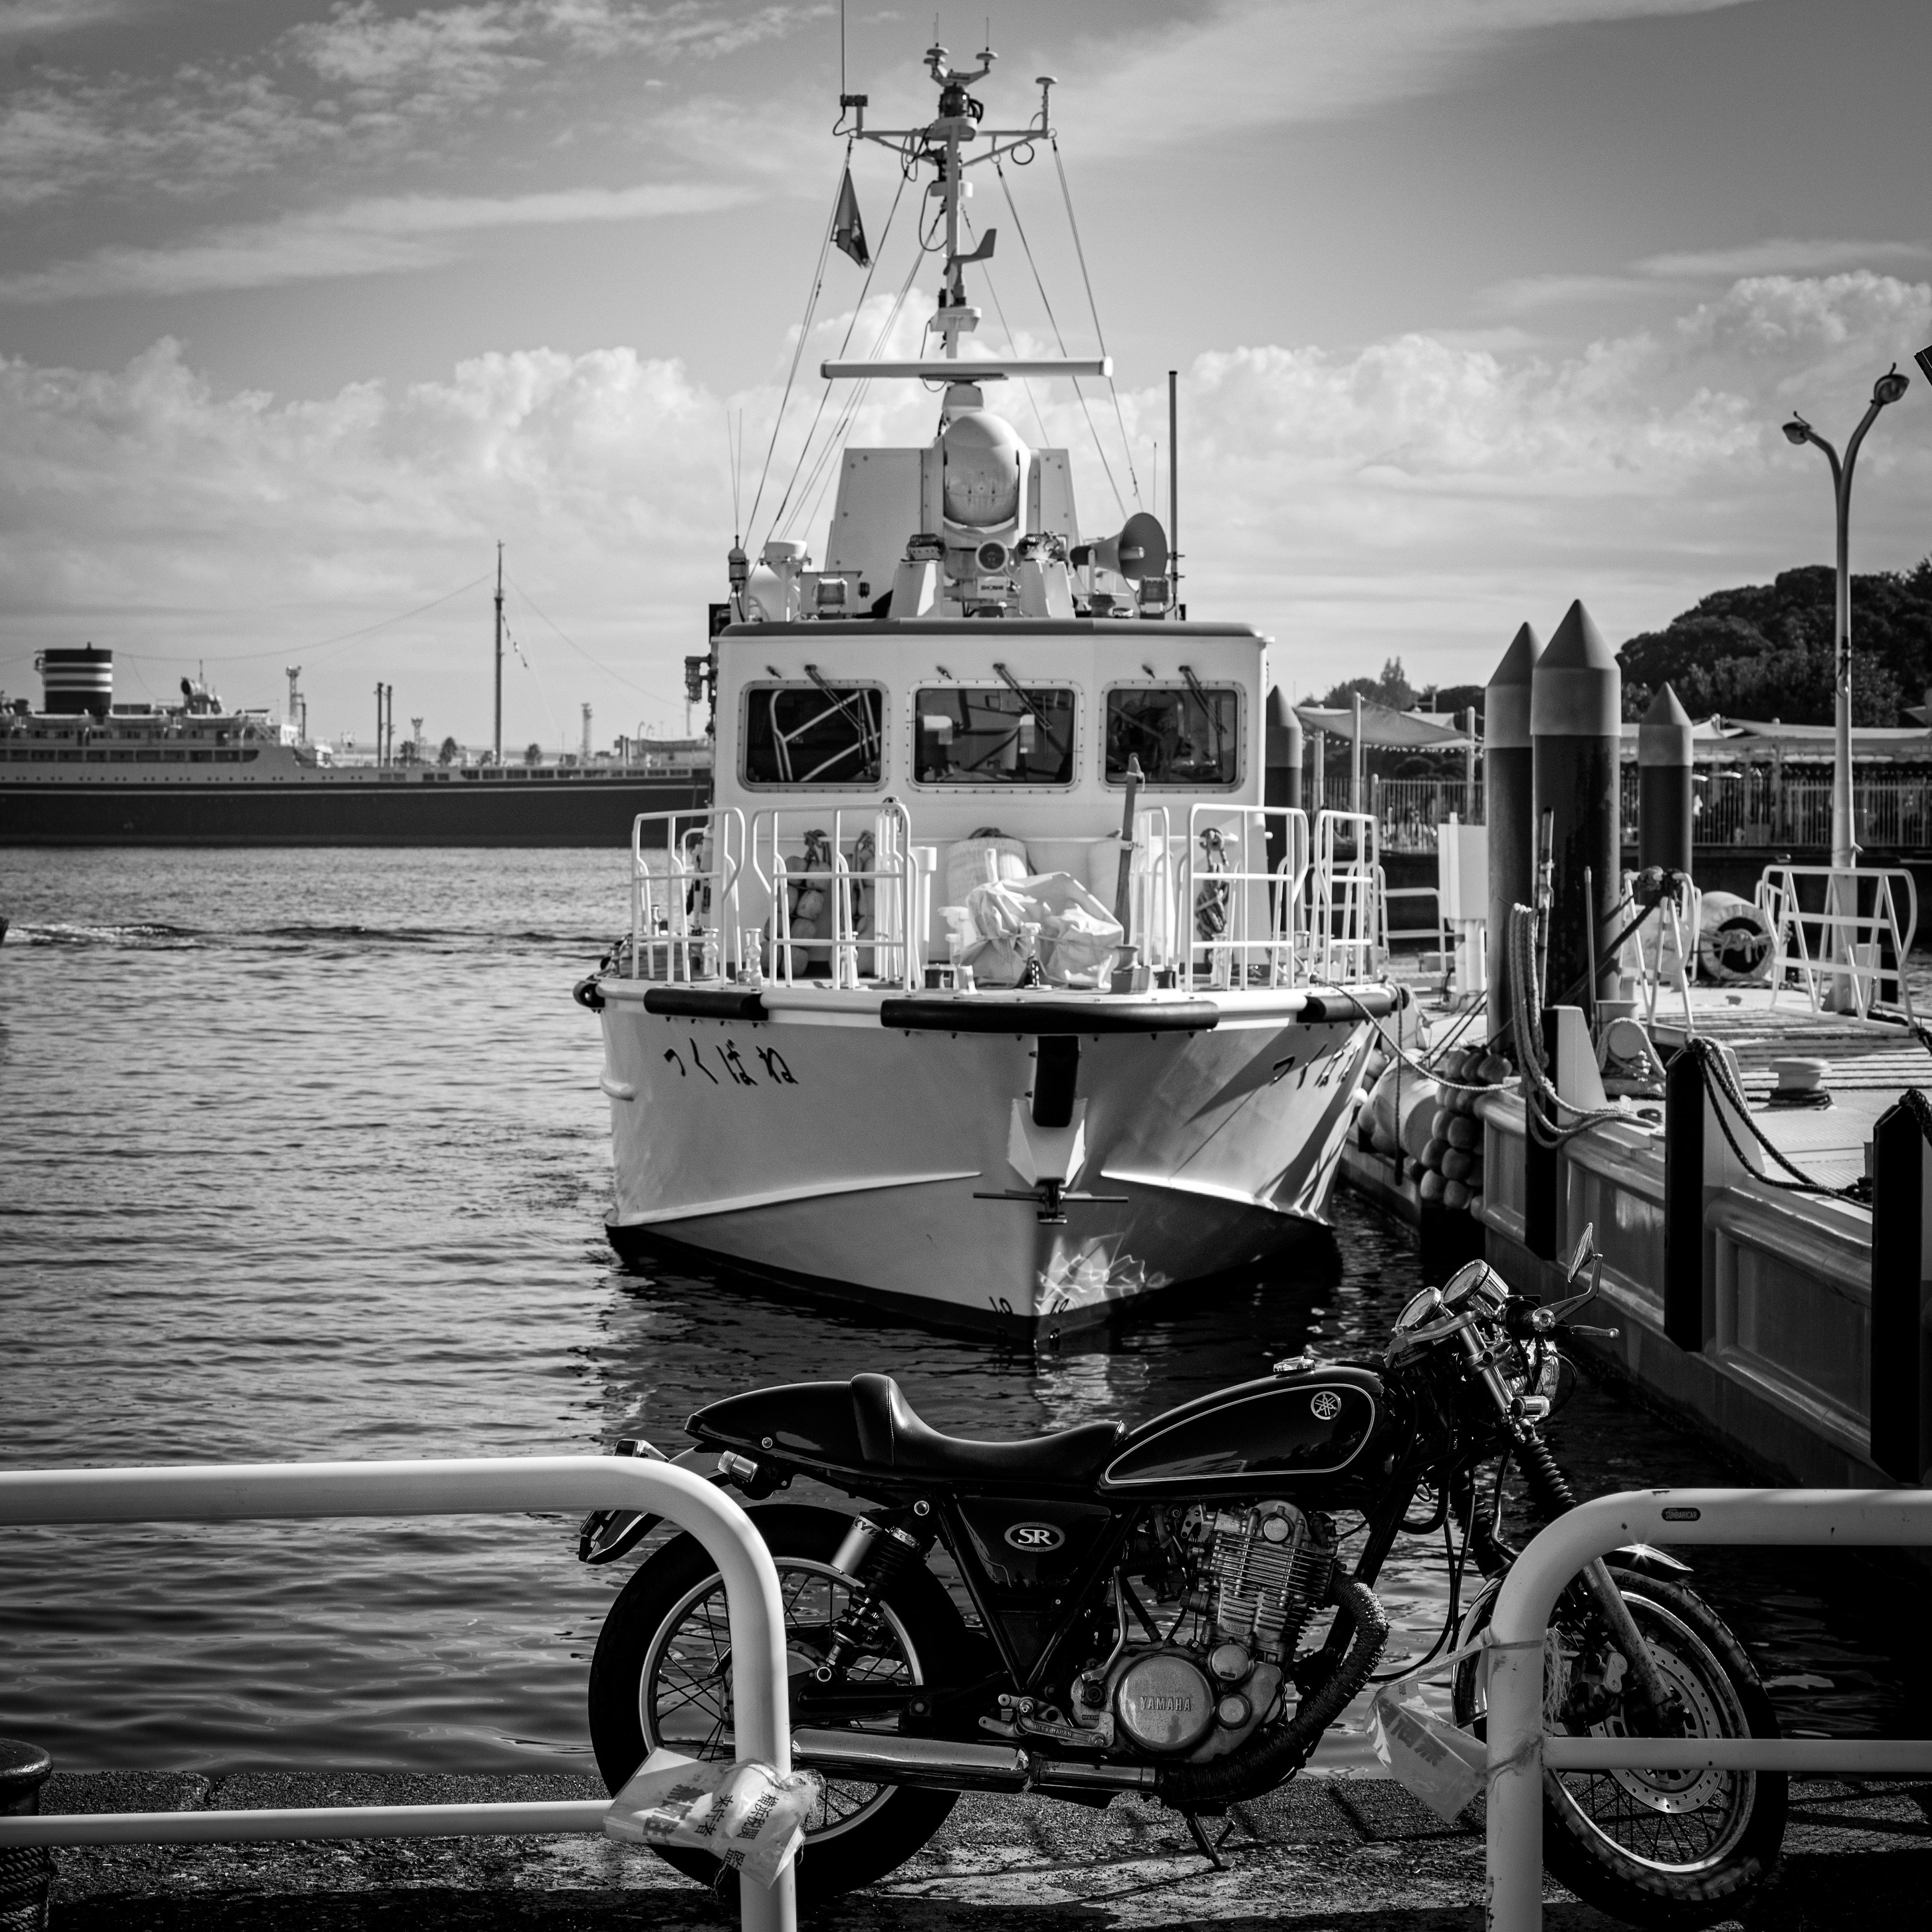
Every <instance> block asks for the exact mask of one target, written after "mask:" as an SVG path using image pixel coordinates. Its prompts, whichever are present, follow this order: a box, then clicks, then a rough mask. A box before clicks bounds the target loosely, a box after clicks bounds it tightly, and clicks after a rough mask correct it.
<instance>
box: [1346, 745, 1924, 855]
mask: <svg viewBox="0 0 1932 1932" xmlns="http://www.w3.org/2000/svg"><path fill="white" fill-rule="evenodd" d="M1638 784H1639V781H1638V777H1637V766H1635V765H1634V764H1631V763H1626V764H1625V766H1624V767H1623V782H1622V788H1621V793H1620V797H1619V810H1620V811H1621V812H1622V825H1623V835H1624V842H1625V844H1634V843H1635V841H1636V838H1637V799H1638ZM1369 790H1370V809H1371V810H1372V811H1373V813H1374V814H1375V817H1376V823H1377V824H1378V826H1379V828H1380V830H1379V844H1380V846H1381V848H1382V850H1383V851H1384V852H1385V853H1390V852H1433V851H1434V850H1436V828H1437V827H1438V826H1442V825H1446V824H1448V822H1449V820H1450V819H1451V817H1452V816H1453V817H1456V818H1457V819H1459V820H1460V821H1461V822H1462V823H1463V824H1465V825H1480V824H1481V823H1482V822H1483V787H1482V785H1481V782H1480V781H1478V783H1477V784H1475V786H1473V787H1472V786H1470V785H1469V784H1466V782H1465V781H1463V779H1461V778H1371V779H1370V783H1369ZM1852 793H1853V808H1854V810H1855V813H1856V814H1857V821H1858V822H1857V827H1856V837H1857V838H1858V843H1859V844H1861V845H1863V846H1868V847H1873V848H1874V849H1876V850H1881V851H1891V852H1925V851H1932V778H1858V779H1856V780H1855V782H1854V784H1853V785H1852ZM1693 810H1694V812H1695V814H1696V829H1695V830H1694V832H1693V834H1692V837H1693V839H1694V842H1695V843H1696V844H1699V845H1757V846H1766V847H1771V848H1772V849H1774V850H1793V851H1796V850H1807V849H1809V850H1818V851H1823V850H1827V849H1829V847H1830V845H1831V843H1832V781H1831V779H1830V778H1829V777H1827V776H1824V775H1813V774H1812V773H1811V772H1809V771H1808V772H1806V774H1805V776H1804V777H1802V778H1793V777H1791V776H1790V775H1788V774H1787V773H1785V772H1781V771H1779V770H1778V769H1775V768H1774V769H1754V768H1752V767H1751V766H1727V765H1715V766H1705V767H1703V768H1702V769H1700V770H1699V771H1698V772H1697V783H1696V787H1695V790H1694V793H1693Z"/></svg>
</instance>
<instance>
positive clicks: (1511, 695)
mask: <svg viewBox="0 0 1932 1932" xmlns="http://www.w3.org/2000/svg"><path fill="white" fill-rule="evenodd" d="M1541 655H1543V642H1542V640H1541V638H1539V637H1538V636H1537V634H1536V633H1535V631H1533V630H1532V629H1531V628H1530V627H1529V625H1527V624H1525V625H1521V626H1520V628H1518V630H1517V634H1516V635H1515V637H1514V638H1513V639H1511V643H1510V647H1509V649H1508V650H1506V651H1505V652H1504V653H1503V657H1502V663H1500V664H1498V665H1497V666H1496V670H1495V671H1494V672H1493V673H1492V674H1491V676H1490V682H1489V684H1488V686H1487V688H1486V690H1485V691H1484V695H1483V816H1484V823H1485V824H1486V826H1487V842H1488V845H1489V855H1490V957H1491V959H1493V961H1494V962H1495V964H1494V965H1493V966H1492V967H1491V968H1490V984H1489V1022H1490V1041H1491V1043H1492V1045H1493V1050H1494V1051H1496V1052H1502V1050H1503V1049H1502V1046H1501V1045H1500V1044H1499V1043H1502V1042H1504V1041H1507V1040H1508V1038H1509V1028H1510V1004H1509V974H1508V971H1507V969H1506V968H1505V965H1504V964H1503V942H1504V935H1505V934H1507V933H1508V931H1509V916H1510V907H1511V906H1517V905H1534V904H1535V902H1536V783H1535V754H1534V753H1533V751H1532V748H1531V743H1530V735H1529V700H1530V680H1531V679H1532V676H1534V675H1535V670H1536V661H1537V659H1538V658H1540V657H1541Z"/></svg>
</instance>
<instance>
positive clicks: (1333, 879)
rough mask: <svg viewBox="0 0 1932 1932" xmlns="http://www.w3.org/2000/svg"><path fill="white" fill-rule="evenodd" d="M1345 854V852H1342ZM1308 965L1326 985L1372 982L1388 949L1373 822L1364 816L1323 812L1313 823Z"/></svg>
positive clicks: (1378, 858)
mask: <svg viewBox="0 0 1932 1932" xmlns="http://www.w3.org/2000/svg"><path fill="white" fill-rule="evenodd" d="M1344 847H1348V848H1350V849H1349V850H1346V852H1345V850H1344V849H1343V848H1344ZM1312 889H1313V902H1312V904H1310V908H1309V922H1310V966H1311V968H1312V970H1313V972H1314V973H1315V974H1316V976H1317V977H1319V978H1320V979H1322V980H1325V981H1326V982H1327V983H1329V984H1330V985H1341V984H1346V983H1348V982H1349V981H1351V980H1372V979H1373V978H1374V977H1375V976H1376V971H1377V970H1378V968H1379V966H1380V964H1381V962H1382V957H1383V956H1384V955H1385V953H1386V952H1387V950H1388V935H1387V933H1386V932H1385V926H1386V924H1387V916H1386V914H1385V911H1384V909H1383V904H1382V891H1383V886H1382V863H1381V856H1380V853H1379V850H1378V847H1377V845H1376V821H1375V817H1374V814H1373V813H1370V812H1366V811H1324V812H1321V813H1319V814H1317V815H1316V820H1315V864H1314V871H1313V881H1312Z"/></svg>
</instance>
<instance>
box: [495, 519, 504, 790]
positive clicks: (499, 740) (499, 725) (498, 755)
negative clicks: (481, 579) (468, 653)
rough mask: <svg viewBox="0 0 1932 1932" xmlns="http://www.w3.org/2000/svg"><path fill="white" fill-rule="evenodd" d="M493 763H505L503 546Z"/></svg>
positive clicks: (499, 569) (500, 550)
mask: <svg viewBox="0 0 1932 1932" xmlns="http://www.w3.org/2000/svg"><path fill="white" fill-rule="evenodd" d="M502 762H503V546H502V544H500V543H499V544H497V546H496V740H495V756H494V758H493V763H496V764H499V765H500V764H501V763H502Z"/></svg>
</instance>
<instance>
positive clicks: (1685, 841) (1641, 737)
mask: <svg viewBox="0 0 1932 1932" xmlns="http://www.w3.org/2000/svg"><path fill="white" fill-rule="evenodd" d="M1696 817H1697V813H1696V808H1695V802H1694V787H1693V784H1692V774H1691V714H1690V713H1689V712H1688V711H1686V710H1685V708H1684V707H1683V706H1682V704H1680V703H1679V702H1678V699H1677V694H1676V691H1673V690H1672V689H1671V688H1670V684H1669V683H1668V682H1665V683H1664V684H1662V685H1659V686H1658V692H1657V696H1656V697H1655V699H1654V700H1652V703H1651V707H1650V709H1649V710H1648V711H1646V712H1645V713H1644V714H1643V722H1642V723H1641V724H1639V725H1638V726H1637V864H1638V865H1640V866H1649V865H1657V866H1661V868H1663V869H1664V871H1675V872H1682V874H1684V876H1685V877H1686V878H1687V879H1688V878H1689V877H1691V828H1692V826H1693V825H1694V823H1695V820H1696ZM1658 943H1659V945H1660V947H1661V944H1662V942H1661V941H1659V942H1658ZM1661 958H1662V956H1661V953H1660V954H1659V959H1660V963H1661Z"/></svg>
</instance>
